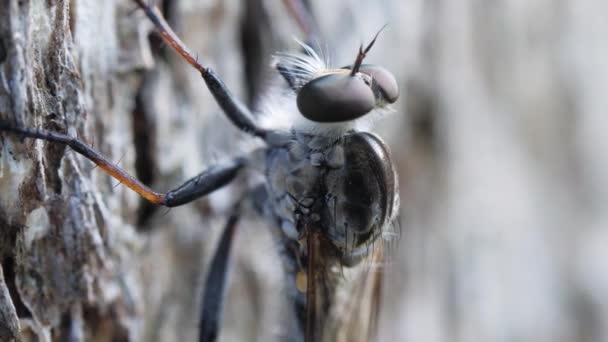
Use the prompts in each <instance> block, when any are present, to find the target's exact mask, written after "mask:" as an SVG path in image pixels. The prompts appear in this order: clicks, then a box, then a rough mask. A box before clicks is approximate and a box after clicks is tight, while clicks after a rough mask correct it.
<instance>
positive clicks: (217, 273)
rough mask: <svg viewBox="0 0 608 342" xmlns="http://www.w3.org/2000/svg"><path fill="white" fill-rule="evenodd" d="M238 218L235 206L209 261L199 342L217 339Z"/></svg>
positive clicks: (209, 341)
mask: <svg viewBox="0 0 608 342" xmlns="http://www.w3.org/2000/svg"><path fill="white" fill-rule="evenodd" d="M239 217H240V210H239V205H238V204H237V206H236V207H235V208H234V210H233V212H232V214H231V215H230V217H229V218H228V222H227V223H226V226H225V227H224V231H223V233H222V237H221V238H220V242H219V245H218V246H217V250H216V251H215V254H214V255H213V260H212V261H211V266H210V269H209V273H208V274H207V278H206V279H205V288H204V290H203V299H202V307H201V317H200V323H199V341H200V342H213V341H215V340H216V339H217V335H218V332H219V326H220V321H221V319H222V312H223V310H222V309H223V307H222V304H223V301H224V296H225V293H226V283H227V275H228V262H229V261H230V250H231V247H232V242H233V240H234V234H235V231H236V226H237V223H238V220H239Z"/></svg>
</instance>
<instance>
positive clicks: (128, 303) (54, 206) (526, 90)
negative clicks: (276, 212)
mask: <svg viewBox="0 0 608 342" xmlns="http://www.w3.org/2000/svg"><path fill="white" fill-rule="evenodd" d="M312 3H313V9H314V11H315V14H316V15H317V18H318V19H319V22H320V26H321V30H322V32H323V34H324V38H325V39H326V43H327V46H328V47H329V50H330V52H331V54H332V60H333V61H336V64H337V65H338V66H339V65H342V64H348V63H351V62H352V60H353V59H354V57H355V52H356V48H357V47H358V45H359V43H360V42H361V41H362V40H367V39H369V37H371V36H372V35H373V34H374V33H375V31H376V30H377V29H378V28H379V27H381V26H382V25H383V24H384V23H386V22H388V23H389V25H390V26H389V28H388V29H387V30H386V31H385V32H384V33H383V34H382V36H381V38H380V39H379V41H378V43H377V44H376V46H375V47H374V49H373V50H372V52H371V53H370V57H369V61H370V62H372V63H376V64H382V65H384V66H385V67H387V68H388V69H389V70H391V71H393V72H394V73H395V74H396V75H397V77H398V79H399V82H400V85H401V88H402V95H401V96H402V97H401V100H400V102H399V104H398V106H397V113H396V114H395V115H393V116H391V117H388V118H386V119H385V120H384V121H383V122H381V123H380V125H379V129H378V131H379V132H380V133H382V134H383V136H385V137H386V139H387V140H388V141H389V142H390V145H391V148H392V150H393V158H394V159H395V160H397V161H398V164H399V173H400V184H401V187H402V193H401V196H402V221H401V227H402V235H401V240H400V244H399V251H398V253H397V254H396V255H395V256H393V257H392V259H391V260H390V262H388V263H387V265H386V273H387V279H386V281H385V291H384V294H385V295H384V296H385V300H384V305H383V308H382V313H381V317H380V323H379V324H380V335H381V336H380V337H379V340H382V341H389V340H411V341H431V342H432V341H505V340H509V341H601V340H606V339H607V338H608V332H607V331H606V326H608V320H607V317H608V315H607V312H608V296H607V295H606V293H608V291H606V290H607V289H608V278H606V276H605V273H606V272H605V270H606V269H608V265H607V262H606V260H608V255H607V252H606V248H605V245H606V243H607V242H608V230H607V227H608V219H607V215H606V213H607V212H608V207H607V205H606V203H608V176H607V175H608V157H607V154H606V153H605V151H606V150H608V143H607V142H606V141H607V140H606V139H605V133H604V131H605V129H606V127H607V120H606V119H605V117H606V116H605V112H606V108H608V97H607V96H605V94H604V90H605V89H608V64H607V62H606V61H607V60H608V51H607V48H606V38H605V37H606V36H608V21H607V20H606V18H605V13H607V11H608V3H606V1H605V0H587V1H575V0H562V1H548V0H540V1H527V0H501V1H493V2H487V1H474V0H462V1H453V0H434V1H422V0H386V1H352V0H351V1H346V0H345V1H331V3H328V1H321V0H318V1H312ZM162 5H163V8H164V10H165V11H166V13H167V15H168V17H169V19H170V21H171V22H172V24H174V26H175V27H176V29H177V31H178V32H180V34H181V35H182V36H183V37H184V40H185V41H186V42H187V44H188V45H189V46H190V47H191V50H192V51H195V52H198V53H199V56H200V59H201V61H202V62H203V64H205V65H210V66H212V67H214V69H215V70H216V71H217V72H218V73H219V74H220V75H221V76H222V77H223V79H224V80H225V82H226V83H227V84H228V85H229V86H230V87H231V88H232V89H233V91H234V92H235V93H236V94H237V95H238V96H239V97H241V98H243V99H246V100H248V101H249V102H250V103H252V104H253V103H254V100H255V98H256V97H257V96H258V95H260V94H261V93H263V91H264V88H265V87H264V79H265V75H267V73H268V71H269V70H268V69H267V65H268V61H269V55H270V54H271V53H272V52H274V51H275V50H281V49H293V48H294V46H295V45H294V43H293V41H292V40H291V37H292V36H298V35H299V32H298V30H297V27H296V26H295V25H294V23H293V21H291V19H290V18H289V17H288V16H287V15H286V12H285V10H284V9H283V7H282V6H281V5H280V2H279V1H271V0H255V1H253V0H248V1H238V0H183V1H179V2H167V3H165V4H162ZM134 8H135V7H134V5H133V4H132V3H131V2H129V1H126V0H115V1H112V0H108V1H96V0H75V1H65V0H64V1H62V0H54V1H43V0H29V1H28V0H0V117H1V118H2V119H8V120H12V121H13V122H15V123H17V124H19V125H23V126H27V127H40V128H45V129H49V130H53V131H59V132H64V133H67V134H69V135H72V136H78V137H80V138H82V139H84V140H86V141H88V142H89V143H90V144H92V145H94V147H95V148H96V149H98V150H100V151H101V152H102V153H104V154H105V155H106V156H108V157H109V158H111V159H112V160H115V161H116V162H117V163H120V165H121V166H123V167H124V168H126V169H127V170H129V171H131V172H132V173H133V174H136V175H137V176H138V177H140V178H141V179H143V180H145V181H146V182H147V183H149V184H151V185H152V187H153V188H155V189H158V190H167V189H169V188H171V187H172V186H175V185H177V184H179V182H180V181H183V180H184V179H186V178H187V177H190V176H193V175H195V174H196V173H198V172H199V171H201V170H202V169H204V167H205V166H207V165H210V164H211V163H213V162H214V161H216V160H218V159H221V158H223V157H224V155H225V154H234V153H235V152H237V151H238V150H239V149H240V148H241V146H240V145H239V138H240V133H238V132H237V131H236V130H235V129H234V128H232V127H231V126H230V124H229V123H228V122H227V120H225V119H224V118H223V117H222V115H221V114H220V113H219V109H218V107H217V106H216V105H215V104H214V102H213V100H212V98H211V96H210V94H209V92H208V91H207V89H205V87H204V84H203V82H202V80H201V79H200V77H199V75H198V74H197V73H196V72H194V71H192V70H191V69H189V68H188V67H187V66H186V65H185V64H184V63H182V62H181V61H180V60H179V59H177V58H176V57H175V56H174V54H172V52H171V51H170V50H169V49H168V48H166V47H164V46H162V44H158V41H157V39H154V38H153V39H152V41H151V42H152V44H150V43H149V40H148V33H149V30H150V28H151V26H150V24H149V23H148V22H147V21H146V20H145V19H144V18H143V16H142V15H141V13H139V12H133V11H132V10H133V9H134ZM238 183H239V182H237V184H236V185H235V186H234V187H232V188H230V189H227V190H226V191H222V192H220V193H218V194H214V195H213V196H212V197H211V198H209V199H206V200H201V201H197V202H196V203H194V204H192V205H189V206H186V207H183V208H177V209H174V210H172V211H171V212H169V213H168V214H166V215H163V212H162V210H161V211H157V210H154V209H153V208H151V207H149V206H146V205H145V204H142V202H141V200H140V199H139V198H138V197H137V196H136V195H134V194H132V193H131V192H129V191H128V190H127V189H125V188H124V187H122V186H117V187H116V186H115V181H113V180H111V179H110V178H109V177H108V176H106V175H104V174H103V173H101V172H100V171H99V170H95V169H93V166H92V164H91V163H90V162H88V161H86V160H84V159H83V158H81V157H80V156H78V155H76V154H74V153H72V152H70V151H69V149H68V150H66V149H65V148H64V147H62V146H58V145H56V144H47V143H43V142H40V141H32V140H22V139H19V138H16V137H14V136H8V135H0V258H1V268H0V340H2V341H8V340H11V339H21V340H23V341H37V340H40V341H67V340H70V341H190V340H194V337H195V335H196V324H197V321H196V320H197V317H198V311H199V308H198V302H199V299H198V298H199V295H200V291H199V287H200V280H201V279H202V276H203V275H204V271H205V265H207V263H208V261H209V256H210V254H211V253H212V252H213V250H214V246H215V243H216V242H217V237H218V236H219V229H218V227H219V226H221V224H222V223H223V222H222V221H223V217H224V214H225V212H226V210H227V208H228V207H229V206H230V204H231V200H233V199H234V196H233V194H234V193H235V192H238V191H239V189H240V188H241V187H240V186H239V184H238ZM244 222H245V224H244V225H242V229H241V230H240V231H239V233H238V234H239V235H238V238H237V242H236V243H237V245H236V248H235V250H236V251H237V253H236V258H235V259H236V263H235V264H236V266H235V269H234V271H233V272H232V275H231V277H232V279H231V288H230V291H229V294H228V303H227V306H226V307H227V309H226V313H225V322H224V326H225V328H224V329H223V330H222V335H221V337H220V338H221V339H222V340H226V341H242V340H254V339H258V340H260V341H266V340H269V339H273V338H276V337H277V336H280V335H281V333H282V332H284V330H285V327H284V326H281V325H280V324H279V322H281V321H280V320H279V319H278V317H277V316H278V314H279V313H280V310H279V306H280V301H279V300H277V298H279V297H281V296H282V295H283V292H282V290H281V273H280V263H279V261H278V259H277V256H276V254H275V252H274V249H273V241H272V240H271V239H270V238H269V236H268V232H267V227H266V226H265V225H264V224H263V223H260V222H257V221H256V220H255V219H254V218H250V217H247V218H246V220H245V221H244Z"/></svg>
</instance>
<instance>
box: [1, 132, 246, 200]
mask: <svg viewBox="0 0 608 342" xmlns="http://www.w3.org/2000/svg"><path fill="white" fill-rule="evenodd" d="M2 131H4V132H8V133H13V134H16V135H19V136H22V137H28V138H34V139H41V140H46V141H51V142H56V143H61V144H64V145H67V146H69V147H71V148H72V150H74V151H75V152H77V153H79V154H81V155H82V156H84V157H85V158H87V159H89V160H90V161H92V162H93V163H95V164H97V165H98V166H99V167H100V168H101V169H102V170H103V171H105V172H106V173H107V174H108V175H110V176H111V177H113V178H114V179H116V180H118V181H119V182H120V183H122V184H124V185H126V186H127V187H128V188H129V189H131V190H133V191H135V192H136V193H138V194H139V195H140V196H142V197H143V198H145V199H146V200H148V201H150V202H152V203H154V204H158V205H164V206H167V207H176V206H179V205H182V204H186V203H189V202H192V201H194V200H195V199H197V198H201V197H203V196H205V195H207V194H209V193H211V192H213V191H215V190H217V189H219V188H221V187H223V186H224V185H226V184H228V183H230V181H232V180H233V179H234V178H235V177H236V176H237V174H238V171H240V170H241V169H242V168H243V167H244V166H245V163H246V161H245V160H244V159H242V158H239V159H235V160H234V161H232V162H230V163H227V164H223V165H217V166H213V167H211V168H209V169H207V170H205V171H204V172H202V173H201V174H199V175H198V176H196V177H193V178H192V179H190V180H188V181H186V182H185V183H184V184H182V185H181V186H179V187H177V188H175V189H173V190H171V191H169V192H167V193H166V194H162V193H158V192H155V191H154V190H152V189H150V188H149V187H147V186H146V185H145V184H143V183H142V182H140V181H139V180H137V179H136V178H135V177H133V176H131V175H130V174H129V173H127V172H126V171H125V170H123V169H122V168H120V167H118V166H116V165H115V164H114V163H112V162H111V161H109V160H108V159H107V158H106V157H104V156H103V155H102V154H101V153H99V152H97V151H96V150H94V149H92V148H90V147H89V146H87V145H86V144H85V143H83V142H82V141H80V140H78V139H75V138H72V137H70V136H67V135H65V134H60V133H55V132H49V131H44V130H34V129H29V128H21V127H15V126H12V125H10V124H8V123H6V122H4V121H0V132H2Z"/></svg>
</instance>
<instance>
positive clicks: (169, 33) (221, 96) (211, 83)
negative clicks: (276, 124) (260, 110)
mask: <svg viewBox="0 0 608 342" xmlns="http://www.w3.org/2000/svg"><path fill="white" fill-rule="evenodd" d="M134 1H135V2H136V3H137V4H138V5H139V7H141V8H142V9H143V10H144V12H145V13H146V15H147V16H148V18H149V19H150V21H152V23H153V24H154V26H156V29H157V30H158V32H159V33H160V35H161V37H162V38H163V40H164V41H165V43H167V45H169V46H171V47H172V48H173V49H174V50H175V51H176V52H177V53H178V54H179V55H180V56H182V58H184V59H185V60H186V62H188V63H189V64H190V65H192V66H193V67H194V68H195V69H196V70H198V71H199V72H200V73H201V75H202V76H203V79H204V80H205V83H206V84H207V87H208V88H209V90H210V91H211V93H212V94H213V97H214V98H215V100H216V101H217V103H218V104H219V106H220V107H221V108H222V110H223V111H224V113H225V114H226V116H228V119H230V121H231V122H232V123H233V124H234V125H235V126H236V127H238V128H239V129H241V130H243V131H245V132H247V133H250V134H252V135H254V136H257V137H260V138H264V137H265V136H266V130H264V129H262V128H260V127H258V126H257V125H256V124H255V122H254V121H253V118H252V116H251V112H250V111H249V109H248V108H247V107H246V106H245V105H244V104H243V103H242V102H241V101H239V100H238V99H237V98H236V97H234V96H233V95H232V94H231V93H230V91H229V90H228V88H227V87H226V85H224V83H223V82H222V80H221V79H220V78H219V76H218V75H217V74H216V73H215V72H214V71H213V70H211V69H210V68H206V67H204V66H202V65H201V64H200V63H199V62H198V59H197V58H194V56H192V53H191V52H190V51H189V50H188V48H187V47H186V45H185V44H184V43H183V42H182V41H181V40H180V39H179V37H178V36H177V34H175V32H173V30H172V29H171V27H169V24H167V22H166V21H165V20H164V19H163V17H162V14H161V13H160V11H159V10H158V9H157V8H156V7H155V6H150V5H148V4H146V3H145V1H144V0H134Z"/></svg>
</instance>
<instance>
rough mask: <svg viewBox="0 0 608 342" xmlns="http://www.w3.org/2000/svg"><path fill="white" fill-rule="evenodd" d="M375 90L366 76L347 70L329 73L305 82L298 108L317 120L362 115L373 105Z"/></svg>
mask: <svg viewBox="0 0 608 342" xmlns="http://www.w3.org/2000/svg"><path fill="white" fill-rule="evenodd" d="M375 104H376V100H375V98H374V92H373V91H372V89H371V88H370V86H369V85H368V84H366V83H365V81H364V80H363V78H361V77H359V76H351V75H350V74H348V73H338V74H329V75H325V76H321V77H319V78H316V79H314V80H312V81H310V82H308V83H306V85H304V86H303V87H302V89H300V92H299V93H298V109H299V110H300V113H302V115H304V116H305V117H306V118H307V119H309V120H312V121H316V122H341V121H349V120H354V119H356V118H359V117H361V116H363V115H365V114H367V113H368V112H369V111H371V110H372V109H374V106H375Z"/></svg>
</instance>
